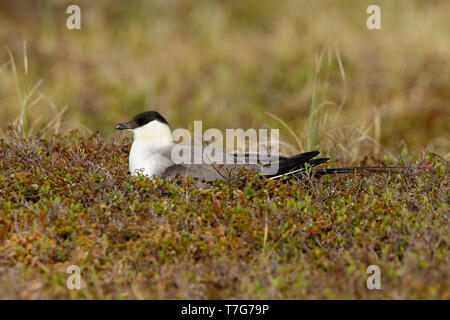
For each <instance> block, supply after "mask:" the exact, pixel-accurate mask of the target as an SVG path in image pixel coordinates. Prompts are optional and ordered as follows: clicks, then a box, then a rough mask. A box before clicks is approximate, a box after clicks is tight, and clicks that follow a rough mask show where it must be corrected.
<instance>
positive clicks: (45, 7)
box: [0, 0, 450, 159]
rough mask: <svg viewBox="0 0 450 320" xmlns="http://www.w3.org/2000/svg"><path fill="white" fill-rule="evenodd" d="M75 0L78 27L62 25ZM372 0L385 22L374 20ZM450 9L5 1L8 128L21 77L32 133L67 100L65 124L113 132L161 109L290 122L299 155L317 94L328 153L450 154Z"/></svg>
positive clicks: (0, 121) (3, 71)
mask: <svg viewBox="0 0 450 320" xmlns="http://www.w3.org/2000/svg"><path fill="white" fill-rule="evenodd" d="M70 4H78V5H79V6H80V7H81V20H82V22H81V23H82V28H81V30H68V29H67V28H66V18H67V17H68V14H66V8H67V6H68V5H70ZM369 4H377V5H379V6H380V7H381V23H382V30H374V31H371V30H368V29H367V28H366V19H367V17H368V15H367V14H366V8H367V6H368V5H369ZM449 12H450V1H448V0H442V1H425V0H423V1H412V0H400V1H381V0H380V1H345V0H343V1H333V0H328V1H317V0H314V1H313V0H311V1H310V0H304V1H297V0H288V1H278V0H264V1H260V0H259V1H257V0H247V1H242V0H230V1H190V0H158V1H156V0H155V1H87V0H86V1H72V0H71V1H56V0H53V1H50V0H49V1H23V0H22V1H20V0H19V1H1V2H0V43H1V44H2V48H1V49H0V128H1V129H2V130H3V131H5V129H6V128H7V124H10V123H13V122H14V120H15V119H16V118H17V117H18V116H19V114H20V110H21V108H20V101H19V99H18V95H17V86H19V87H20V88H21V89H20V90H21V91H22V92H23V95H24V96H26V93H27V92H28V93H31V94H30V98H29V100H28V119H29V125H30V128H32V130H35V131H37V130H38V129H39V127H41V126H42V125H45V124H46V123H48V122H49V121H51V120H52V119H55V117H56V114H57V113H58V111H60V110H62V109H63V108H64V107H65V106H67V110H66V112H65V116H64V122H63V129H73V128H78V129H80V130H81V131H83V132H87V133H89V132H93V131H97V130H99V131H100V132H101V133H102V134H103V135H104V136H105V137H111V136H112V135H113V134H116V133H114V131H113V128H114V124H115V123H117V122H121V121H124V120H128V119H129V118H130V117H132V116H133V115H135V114H136V113H138V112H142V111H145V110H157V111H159V112H161V113H162V114H163V115H164V116H165V117H166V119H168V121H169V122H170V123H171V125H172V127H173V128H177V127H185V128H192V126H193V121H194V120H199V119H202V120H203V128H204V129H205V128H208V127H215V128H219V129H225V128H244V129H245V128H250V127H254V128H260V127H273V128H280V133H281V137H282V139H283V140H284V141H286V148H287V149H286V150H287V152H291V151H292V150H299V149H305V148H306V142H307V134H308V131H307V127H308V117H309V115H310V105H311V99H312V96H313V92H314V91H316V95H317V97H316V98H317V99H319V98H320V99H321V100H320V101H332V102H335V103H336V105H333V104H329V105H326V106H324V107H323V108H322V109H321V110H322V111H321V112H322V113H321V119H322V120H321V127H320V140H319V143H320V149H322V150H323V151H325V152H327V153H329V155H332V156H336V157H341V158H342V157H344V158H351V159H357V158H358V157H361V155H362V154H364V153H366V152H370V151H375V152H381V153H391V154H394V155H395V154H399V152H400V151H401V150H404V149H408V150H409V152H413V153H417V154H421V153H422V152H423V151H424V150H429V151H435V152H437V153H439V154H441V155H443V156H445V157H447V158H448V156H449V146H450V143H449V139H448V136H449V132H450V127H449V126H450V125H449V123H450V121H449V120H450V104H449V101H450V80H449V75H450V37H449V31H450V21H449V19H448V13H449ZM25 46H26V50H25V49H24V47H25ZM6 47H7V48H9V49H10V50H11V52H12V55H13V56H14V61H15V64H16V68H17V72H16V73H14V69H13V68H12V63H11V59H10V57H9V55H8V51H7V49H6ZM25 52H26V54H24V53H25ZM321 53H323V55H322V60H321V62H320V70H319V71H318V69H317V66H318V65H319V63H318V62H317V60H318V58H319V57H320V54H321ZM338 54H339V57H340V60H341V64H342V67H341V68H340V67H339V59H338V58H337V57H338ZM25 56H26V59H25ZM16 75H17V82H16V81H15V79H16V78H15V76H16ZM344 75H345V77H344ZM315 78H316V80H317V81H316V82H315ZM41 80H42V82H41V83H40V81H41ZM37 84H38V86H37V87H36V85H37ZM33 88H35V89H33ZM341 102H342V103H343V104H342V112H341V113H340V114H339V115H338V114H337V110H338V109H339V107H338V106H339V105H340V104H341ZM268 113H270V114H268ZM275 117H278V118H279V119H280V120H282V121H283V122H284V123H285V124H282V123H281V122H280V121H279V120H277V119H276V118H275ZM288 127H289V128H291V129H292V132H290V130H289V129H288ZM300 151H301V150H300ZM292 152H293V151H292Z"/></svg>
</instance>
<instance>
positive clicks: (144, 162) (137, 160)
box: [129, 121, 173, 177]
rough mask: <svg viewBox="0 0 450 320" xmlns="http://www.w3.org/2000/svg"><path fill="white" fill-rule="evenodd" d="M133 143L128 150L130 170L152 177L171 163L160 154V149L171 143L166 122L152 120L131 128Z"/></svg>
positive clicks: (170, 134)
mask: <svg viewBox="0 0 450 320" xmlns="http://www.w3.org/2000/svg"><path fill="white" fill-rule="evenodd" d="M132 131H133V136H134V139H133V145H132V146H131V150H130V158H129V164H130V172H131V174H132V175H136V174H137V173H138V172H140V173H142V174H144V175H146V176H149V177H152V176H155V175H157V176H158V175H161V174H162V173H163V172H164V170H165V169H166V168H167V167H168V166H170V165H171V160H170V159H167V158H165V157H164V156H163V155H162V154H161V150H162V149H164V148H166V147H167V146H169V145H171V144H172V143H173V139H172V132H171V131H170V128H169V126H168V125H167V124H165V123H162V122H159V121H152V122H150V123H148V124H146V125H145V126H142V127H139V128H136V129H133V130H132Z"/></svg>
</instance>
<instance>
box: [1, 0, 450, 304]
mask: <svg viewBox="0 0 450 320" xmlns="http://www.w3.org/2000/svg"><path fill="white" fill-rule="evenodd" d="M377 2H378V4H379V5H380V8H381V18H382V29H381V30H368V29H367V28H366V18H367V14H366V8H367V6H368V5H369V4H373V1H371V2H370V3H369V2H367V3H366V2H365V1H358V3H356V2H354V1H347V0H345V1H339V2H336V1H332V0H325V1H312V0H306V1H303V2H301V4H299V2H298V1H296V0H288V1H283V2H280V1H275V0H265V1H264V2H261V1H256V0H249V1H239V0H236V1H234V0H232V1H226V2H224V1H200V2H199V1H190V0H182V1H127V2H111V1H108V2H107V1H95V2H93V1H78V2H77V3H79V5H80V8H81V15H82V28H81V30H68V29H67V28H66V27H65V26H66V24H65V19H66V17H67V14H66V13H65V9H66V7H67V6H68V5H69V4H72V2H70V3H69V2H67V3H66V4H65V3H64V1H62V2H60V1H8V2H6V1H5V2H1V3H0V42H1V43H2V45H3V46H2V47H3V48H4V49H2V50H0V121H1V125H0V129H1V131H0V298H2V299H5V298H20V299H43V298H47V299H64V298H73V299H75V298H84V299H97V298H105V299H164V298H168V299H178V298H187V299H206V298H207V299H225V298H230V299H234V298H242V299H246V298H250V299H300V298H301V299H303V298H305V299H311V298H338V299H342V298H356V299H359V298H363V299H405V298H412V299H432V298H436V299H448V298H449V296H448V292H449V280H448V279H449V270H450V268H449V264H448V245H449V244H448V242H449V233H448V214H449V202H450V192H449V189H450V188H449V174H448V159H449V145H450V144H449V139H448V136H449V132H450V129H449V123H450V121H449V118H450V114H449V112H450V108H448V101H450V90H449V86H450V81H449V78H448V75H449V74H450V42H449V41H448V31H447V30H449V29H450V20H449V19H448V17H447V12H449V10H450V2H449V1H444V0H442V1H433V2H425V1H418V0H417V1H409V0H408V1H406V0H405V1H383V0H380V1H377ZM446 106H447V107H446ZM147 109H153V110H157V111H159V112H160V113H162V114H163V115H164V116H165V117H166V118H167V120H169V122H170V123H171V125H172V128H173V129H175V128H177V127H188V128H189V129H192V127H191V126H192V124H193V122H194V120H203V128H204V129H207V128H218V129H221V130H224V129H226V128H244V129H247V128H250V127H253V128H278V129H280V138H281V139H282V144H281V145H280V149H281V151H282V152H283V153H286V154H288V155H292V154H295V153H299V152H303V151H307V150H308V149H310V148H311V149H318V150H320V151H321V152H322V155H324V156H330V157H331V158H332V161H331V164H330V165H329V166H343V165H406V166H411V167H414V168H416V169H413V170H411V171H409V172H403V173H401V172H389V173H383V174H373V173H365V172H355V173H352V174H342V175H330V176H324V177H321V178H320V179H315V178H311V177H309V176H307V177H305V178H304V179H302V180H296V179H290V180H289V179H284V180H279V181H274V180H267V179H264V178H262V177H260V176H258V175H250V174H249V175H243V176H242V180H241V181H235V182H233V183H232V184H227V183H223V182H216V183H215V184H214V185H213V186H212V187H211V188H209V189H199V188H197V187H196V186H195V184H194V183H193V181H190V180H183V179H177V180H174V181H165V180H161V179H153V180H150V179H148V178H145V177H143V176H138V177H131V176H130V175H129V173H128V151H129V149H130V144H131V137H130V136H129V135H127V134H126V133H125V134H116V133H113V128H114V125H115V124H116V123H118V122H123V121H126V120H128V119H129V118H130V117H131V116H132V115H134V114H136V113H139V112H142V111H145V110H147ZM250 147H251V146H250ZM241 151H242V150H241ZM71 265H75V266H79V267H80V270H81V289H80V290H76V289H75V290H69V289H68V288H67V287H66V280H67V278H68V277H69V276H70V274H67V273H66V270H67V268H68V267H69V266H71ZM369 265H377V266H379V267H380V271H381V289H380V290H369V289H368V288H367V286H366V279H367V278H368V277H369V274H367V273H366V270H367V267H368V266H369Z"/></svg>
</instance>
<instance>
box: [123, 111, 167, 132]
mask: <svg viewBox="0 0 450 320" xmlns="http://www.w3.org/2000/svg"><path fill="white" fill-rule="evenodd" d="M153 120H157V121H159V122H161V123H165V124H167V125H169V123H168V122H167V121H166V119H164V118H163V116H162V115H160V114H159V113H158V112H156V111H147V112H142V113H139V114H137V115H135V116H134V117H133V119H131V120H130V121H128V122H124V123H119V124H118V125H116V127H115V129H116V130H125V129H136V128H139V127H142V126H145V125H146V124H147V123H149V122H152V121H153Z"/></svg>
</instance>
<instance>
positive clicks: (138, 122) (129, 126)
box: [115, 111, 173, 144]
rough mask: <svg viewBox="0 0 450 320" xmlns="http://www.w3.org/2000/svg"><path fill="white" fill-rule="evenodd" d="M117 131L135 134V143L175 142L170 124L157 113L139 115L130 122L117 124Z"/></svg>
mask: <svg viewBox="0 0 450 320" xmlns="http://www.w3.org/2000/svg"><path fill="white" fill-rule="evenodd" d="M115 129H116V130H129V131H131V132H133V136H134V141H140V142H148V143H159V144H165V143H166V144H169V143H171V142H172V141H173V140H172V133H171V131H170V127H169V123H168V122H167V121H166V119H164V118H163V116H161V115H160V114H159V113H158V112H156V111H147V112H142V113H139V114H137V115H135V116H134V117H133V118H132V119H131V120H130V121H128V122H123V123H119V124H117V125H116V127H115Z"/></svg>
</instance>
